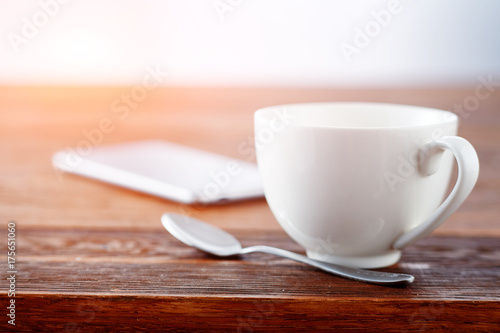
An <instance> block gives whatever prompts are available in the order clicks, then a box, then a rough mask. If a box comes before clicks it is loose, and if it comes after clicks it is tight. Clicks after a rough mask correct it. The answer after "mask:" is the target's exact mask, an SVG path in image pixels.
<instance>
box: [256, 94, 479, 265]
mask: <svg viewBox="0 0 500 333" xmlns="http://www.w3.org/2000/svg"><path fill="white" fill-rule="evenodd" d="M457 127H458V117H457V116H456V115H455V114H454V113H451V112H447V111H442V110H436V109H430V108H424V107H417V106H405V105H393V104H377V103H309V104H291V105H281V106H271V107H267V108H263V109H260V110H258V111H256V113H255V146H256V151H257V162H258V166H259V170H260V173H261V177H262V180H263V184H264V192H265V195H266V199H267V202H268V204H269V206H270V208H271V210H272V212H273V214H274V216H275V217H276V219H277V220H278V222H279V223H280V225H281V226H282V227H283V229H284V230H285V231H286V232H287V233H288V234H289V235H290V236H291V237H292V238H293V239H294V240H295V241H297V242H298V243H299V244H301V245H302V246H303V247H304V248H305V249H306V252H307V255H308V256H309V257H310V258H313V259H318V260H322V261H327V262H332V263H337V264H342V265H349V266H356V267H362V268H377V267H384V266H389V265H392V264H394V263H396V262H397V261H398V260H399V258H400V256H401V249H402V248H403V247H405V246H407V245H408V244H410V243H412V242H414V241H416V240H417V239H418V238H420V237H423V236H425V235H428V234H429V233H430V232H432V231H433V230H434V229H435V228H437V227H438V226H439V225H440V224H441V223H443V222H444V221H445V220H446V219H447V218H448V217H449V216H450V215H451V214H452V213H453V212H454V211H455V210H456V209H457V208H458V207H459V206H460V205H461V204H462V202H463V201H464V200H465V199H466V198H467V196H468V195H469V193H470V192H471V191H472V188H473V187H474V185H475V183H476V180H477V177H478V173H479V161H478V158H477V154H476V151H475V150H474V148H473V147H472V145H471V144H470V143H469V142H468V141H466V140H465V139H463V138H460V137H457V136H455V135H456V134H457ZM453 156H454V157H455V159H456V161H457V165H458V178H457V181H456V185H455V187H454V188H453V190H452V191H451V193H450V194H449V195H448V197H447V198H446V199H445V200H444V202H443V197H444V196H445V195H446V192H447V189H448V185H449V181H450V178H451V174H452V169H453Z"/></svg>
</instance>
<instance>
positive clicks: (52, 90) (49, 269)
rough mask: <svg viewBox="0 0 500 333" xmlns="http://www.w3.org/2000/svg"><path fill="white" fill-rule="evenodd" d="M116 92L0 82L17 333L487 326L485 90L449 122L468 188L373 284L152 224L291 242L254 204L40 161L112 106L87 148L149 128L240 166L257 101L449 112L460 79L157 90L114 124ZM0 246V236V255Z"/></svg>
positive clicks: (492, 171) (4, 209)
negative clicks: (123, 181) (416, 85)
mask: <svg viewBox="0 0 500 333" xmlns="http://www.w3.org/2000/svg"><path fill="white" fill-rule="evenodd" d="M130 89H131V88H130V87H109V88H103V87H96V88H90V87H86V88H82V87H0V222H2V223H4V224H6V223H7V222H8V221H9V220H16V223H17V235H16V237H17V240H18V253H17V255H18V262H17V264H18V266H17V268H18V271H19V273H18V274H17V276H16V278H17V281H16V288H17V292H18V293H17V295H16V306H17V308H16V310H17V312H16V315H17V323H18V324H19V325H18V326H16V327H15V328H16V329H17V330H20V331H65V332H84V331H103V330H104V331H152V330H153V331H154V330H159V329H160V328H161V330H162V331H169V330H171V331H186V332H191V331H196V330H213V331H233V330H236V331H242V332H250V331H258V330H264V331H271V330H272V331H279V330H281V331H292V330H313V329H319V330H321V329H332V328H340V329H347V330H353V329H366V328H367V327H368V328H372V327H374V324H375V325H376V326H377V327H380V328H381V329H382V330H384V331H389V332H390V331H398V332H401V331H405V330H408V331H424V330H431V329H434V330H440V331H442V330H448V331H485V332H491V331H500V327H499V325H498V323H499V322H500V318H499V313H500V309H499V307H500V305H499V304H500V295H499V293H500V285H499V282H498V281H500V279H499V278H500V266H499V265H500V249H499V246H500V242H499V238H500V224H498V217H499V216H500V205H499V202H500V175H499V173H498V170H499V169H500V131H499V128H500V112H498V106H499V105H500V94H499V93H498V91H495V92H494V93H493V94H492V95H491V96H490V97H489V98H488V99H485V100H482V101H481V102H480V105H479V107H478V108H477V109H475V110H472V111H471V112H468V113H467V114H466V115H462V116H461V119H460V120H461V129H460V135H462V136H464V137H465V138H467V139H468V140H470V141H471V142H472V143H473V145H474V146H475V147H476V149H477V151H478V155H479V158H480V162H481V173H480V177H479V180H478V183H477V185H476V188H475V189H474V191H473V192H472V194H471V196H470V197H469V198H468V199H467V201H466V202H465V204H464V205H463V206H462V207H461V208H460V209H459V210H458V211H457V212H456V213H455V214H454V215H453V216H452V217H450V219H449V220H448V221H447V222H446V223H445V224H444V225H442V226H441V227H440V228H438V229H437V230H436V231H435V232H434V233H433V236H431V237H428V238H425V239H423V240H421V241H419V242H418V243H417V244H415V245H413V246H411V247H409V248H408V249H405V251H404V254H403V257H402V259H401V261H400V263H399V264H397V265H395V266H393V267H390V268H387V269H385V270H386V271H395V272H405V273H410V274H413V275H415V276H416V282H415V283H414V284H412V285H410V286H407V287H381V286H376V285H369V284H363V283H358V282H354V281H350V280H346V279H342V278H338V277H335V276H332V275H329V274H326V273H323V272H321V271H318V270H315V269H312V268H309V267H306V266H304V265H301V264H298V263H295V262H291V261H288V260H285V259H281V258H274V257H272V256H269V255H265V254H248V255H245V256H243V257H242V258H241V259H237V258H230V259H219V258H214V257H209V256H206V255H204V254H202V253H200V252H198V251H196V250H193V249H191V248H189V247H187V246H185V245H183V244H181V243H179V242H178V241H176V240H175V239H173V238H172V237H171V236H170V235H168V233H166V231H165V230H164V229H163V227H162V226H161V224H160V222H159V217H160V216H161V214H162V213H163V212H165V211H170V212H175V213H183V214H188V215H191V216H194V217H197V218H200V219H202V220H205V221H207V222H210V223H212V224H214V225H217V226H219V227H223V228H225V229H227V230H229V231H231V232H232V233H233V234H235V235H236V236H237V237H238V238H239V239H240V240H241V241H242V243H243V244H244V245H255V244H266V245H274V246H278V247H282V248H285V249H288V250H291V251H296V252H301V251H302V249H301V248H300V246H299V245H298V244H296V243H294V242H293V241H292V240H291V239H290V238H289V237H288V236H287V235H286V234H285V233H284V232H283V231H282V229H281V228H280V226H279V225H278V223H277V222H276V220H275V219H274V217H273V216H272V214H271V212H270V210H269V208H268V206H267V204H266V202H265V200H263V199H259V200H251V201H246V202H239V203H233V204H231V205H221V206H185V205H181V204H177V203H173V202H169V201H166V200H162V199H158V198H155V197H152V196H148V195H144V194H140V193H136V192H133V191H128V190H124V189H121V188H118V187H114V186H110V185H106V184H102V183H99V182H96V181H90V180H88V179H84V178H82V177H77V176H72V175H68V174H61V173H58V172H56V171H55V170H54V169H53V168H52V167H51V164H50V157H51V155H52V154H53V153H54V152H55V151H57V150H59V149H61V148H65V147H67V146H76V145H78V144H79V143H80V142H81V141H82V140H85V139H86V137H85V135H84V134H83V133H84V131H85V130H92V129H94V128H95V127H96V125H97V124H98V123H99V121H100V120H101V119H103V118H104V117H114V118H112V119H113V121H114V125H115V128H114V130H113V131H112V132H111V133H107V134H106V135H103V139H102V142H100V143H99V144H109V143H119V142H124V141H133V140H142V139H151V138H154V139H164V140H170V141H174V142H178V143H181V144H186V145H190V146H193V147H197V148H201V149H206V150H209V151H214V152H217V153H221V154H225V155H228V156H232V157H236V158H241V159H244V160H248V161H253V160H254V156H253V155H252V154H251V153H249V150H246V149H242V148H245V147H246V148H248V144H249V143H250V142H251V140H252V134H253V124H252V122H253V120H252V115H253V112H254V111H255V110H256V109H257V108H260V107H263V106H268V105H273V104H282V103H294V102H309V101H345V100H356V101H374V102H387V103H400V104H414V105H423V106H430V107H436V108H441V109H448V110H449V109H453V106H454V105H455V104H456V103H463V101H464V99H465V98H466V97H467V96H470V95H473V94H474V87H470V88H453V89H398V90H394V89H370V90H359V89H281V88H272V89H271V88H250V89H247V88H231V89H228V88H175V87H169V88H161V89H157V90H154V91H151V92H150V93H149V94H148V96H147V98H146V99H145V100H144V101H143V102H141V103H140V105H138V107H137V108H135V109H133V110H131V112H130V114H129V115H128V116H127V117H125V119H120V118H117V117H116V115H114V114H113V112H111V108H110V107H111V105H112V103H113V101H114V100H115V99H116V98H118V97H119V96H120V95H121V94H123V93H127V92H130ZM221 133H223V135H221ZM0 239H6V228H4V229H2V228H0ZM5 246H6V244H5V242H0V249H1V250H2V251H3V252H2V253H5ZM0 258H1V259H0V260H2V261H3V262H4V263H5V262H6V258H5V256H2V257H0ZM6 274H7V273H6V269H3V270H1V271H0V278H1V279H2V280H3V281H6V277H7V276H6ZM6 290H7V289H6V288H4V289H2V290H1V291H0V298H1V303H2V304H7V303H6V302H8V300H9V298H8V297H7V295H6ZM4 324H5V322H2V325H4ZM1 327H2V328H1V329H0V330H3V329H4V328H5V327H6V326H1ZM12 328H13V327H11V326H8V327H6V329H9V330H10V329H12ZM6 329H5V330H6Z"/></svg>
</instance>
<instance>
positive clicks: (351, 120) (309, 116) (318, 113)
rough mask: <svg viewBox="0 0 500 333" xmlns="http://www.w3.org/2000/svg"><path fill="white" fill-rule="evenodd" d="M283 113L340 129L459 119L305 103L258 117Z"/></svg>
mask: <svg viewBox="0 0 500 333" xmlns="http://www.w3.org/2000/svg"><path fill="white" fill-rule="evenodd" d="M277 112H281V113H282V115H281V117H283V115H284V116H285V117H287V118H288V119H289V120H290V122H291V124H292V125H296V126H310V127H339V128H399V127H415V126H429V125H437V124H444V123H450V122H455V121H457V119H458V118H457V116H456V115H455V114H454V113H452V112H448V111H443V110H438V109H431V108H425V107H419V106H409V105H397V104H380V103H349V102H345V103H344V102H343V103H304V104H289V105H279V106H272V107H267V108H264V109H260V110H259V111H257V113H256V117H264V118H265V119H267V120H269V119H271V118H272V117H276V113H277Z"/></svg>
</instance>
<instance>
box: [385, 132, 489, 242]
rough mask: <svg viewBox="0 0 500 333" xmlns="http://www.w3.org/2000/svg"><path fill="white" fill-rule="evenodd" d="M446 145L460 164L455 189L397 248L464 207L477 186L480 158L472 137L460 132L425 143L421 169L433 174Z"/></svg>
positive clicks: (403, 236) (402, 238)
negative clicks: (468, 139) (461, 206)
mask: <svg viewBox="0 0 500 333" xmlns="http://www.w3.org/2000/svg"><path fill="white" fill-rule="evenodd" d="M446 149H447V150H450V151H451V152H452V153H453V155H454V156H455V159H456V160H457V165H458V177H457V182H456V184H455V186H454V187H453V190H452V191H451V193H450V195H449V196H448V197H447V198H446V200H445V201H444V202H443V203H442V204H441V206H439V207H438V208H437V209H436V211H434V213H433V214H432V215H431V216H430V217H429V218H428V219H427V220H426V221H425V222H424V223H422V224H419V225H418V226H416V227H415V228H413V229H410V230H409V231H407V232H405V233H404V234H402V235H400V236H399V237H398V238H397V239H396V241H395V242H394V245H393V248H394V249H401V248H403V247H405V246H407V245H409V244H411V243H413V242H415V241H416V240H418V239H419V238H421V237H424V236H427V235H428V234H430V233H431V232H432V231H433V230H434V229H436V228H437V227H438V226H440V225H441V224H442V223H443V222H444V221H445V220H446V219H447V218H448V217H449V216H450V215H451V214H452V213H453V212H455V210H457V209H458V207H460V205H461V204H462V203H463V202H464V200H465V199H466V198H467V196H469V194H470V192H471V191H472V189H473V188H474V185H475V184H476V181H477V177H478V175H479V159H478V157H477V153H476V151H475V150H474V147H472V145H471V144H470V143H469V141H467V140H465V139H464V138H461V137H458V136H445V137H442V138H439V139H437V140H435V141H432V142H430V143H428V144H427V145H425V148H424V150H423V152H424V153H423V154H422V155H421V156H422V159H421V160H420V162H421V163H420V172H421V173H424V174H425V175H430V174H432V173H433V171H435V170H432V167H433V166H435V165H436V157H437V156H438V155H440V154H439V153H440V152H443V151H444V150H446Z"/></svg>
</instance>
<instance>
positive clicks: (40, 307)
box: [0, 229, 500, 332]
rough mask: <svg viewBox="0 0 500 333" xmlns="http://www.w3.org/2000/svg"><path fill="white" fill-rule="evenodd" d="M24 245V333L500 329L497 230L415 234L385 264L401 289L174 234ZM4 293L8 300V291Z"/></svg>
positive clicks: (53, 238)
mask: <svg viewBox="0 0 500 333" xmlns="http://www.w3.org/2000/svg"><path fill="white" fill-rule="evenodd" d="M232 232H233V233H234V234H235V235H236V236H237V237H238V238H239V239H241V241H242V243H243V244H244V245H252V244H268V245H273V246H279V247H282V248H285V249H288V250H291V251H298V252H299V251H300V246H299V245H297V244H296V243H295V242H293V241H292V240H291V239H290V238H289V237H288V236H286V235H285V234H284V233H283V232H279V231H277V232H265V233H264V232H260V231H244V230H232ZM4 236H5V235H3V234H1V235H0V237H1V238H5V237H4ZM19 246H20V247H19V258H18V262H17V269H18V272H19V273H18V274H17V278H18V280H17V286H16V287H17V295H16V306H17V310H16V311H17V312H16V316H17V317H16V318H17V323H18V325H19V327H21V328H22V330H23V329H25V330H26V331H29V330H44V331H47V330H52V331H54V330H66V331H69V332H80V331H82V332H83V331H91V330H94V329H98V328H99V330H102V329H104V330H106V331H124V330H134V331H144V332H146V331H151V330H155V329H159V328H161V329H162V330H166V331H169V329H171V330H172V331H176V330H179V329H181V330H183V329H184V330H186V331H195V330H201V329H208V328H211V329H213V330H240V331H253V330H259V329H260V330H262V329H264V330H265V329H273V330H275V329H276V330H282V331H287V330H290V329H295V330H296V329H301V328H308V329H328V328H330V329H331V328H336V329H338V328H344V329H356V328H362V327H366V325H367V324H369V323H373V322H377V324H380V327H381V328H383V329H384V330H387V331H396V330H398V331H401V329H402V328H407V329H408V330H420V329H445V328H446V329H459V328H460V329H467V328H469V329H470V330H474V331H481V330H486V331H488V330H489V331H494V330H495V329H498V328H500V327H499V326H498V322H500V288H499V287H500V285H499V282H498V281H500V265H499V260H498V259H499V258H500V242H498V239H496V238H460V237H428V238H425V239H423V240H421V241H419V242H418V243H416V244H415V245H413V246H411V247H409V248H408V249H407V250H406V251H405V252H404V255H403V257H402V259H401V262H400V263H399V264H397V265H394V266H393V267H390V268H387V269H385V270H386V271H394V272H405V273H410V274H413V275H415V277H416V281H415V283H414V284H412V285H410V286H406V287H383V286H377V285H370V284H365V283H359V282H355V281H351V280H347V279H342V278H339V277H336V276H332V275H329V274H326V273H323V272H321V271H318V270H316V269H314V268H310V267H307V266H305V265H302V264H299V263H295V262H293V261H289V260H286V259H282V258H278V257H273V256H270V255H266V254H247V255H245V256H243V258H230V259H227V258H226V259H220V258H215V257H212V256H208V255H206V254H204V253H201V252H199V251H197V250H195V249H192V248H190V247H187V246H185V245H183V244H181V243H180V242H178V241H177V240H175V239H174V238H173V237H172V236H170V235H169V234H168V233H167V232H164V233H156V232H128V231H118V232H117V231H113V230H108V231H106V230H96V231H88V232H82V231H70V230H57V229H53V230H46V229H28V230H24V231H23V233H22V236H19ZM2 250H4V249H2ZM0 260H2V261H4V262H5V260H6V259H5V258H2V259H0ZM3 275H5V274H4V273H2V279H5V277H4V276H3ZM1 298H2V302H3V303H5V302H7V299H6V294H5V292H3V293H2V296H1ZM47 309H50V311H46V310H47ZM463 313H467V315H466V316H464V315H462V314H463Z"/></svg>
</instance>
